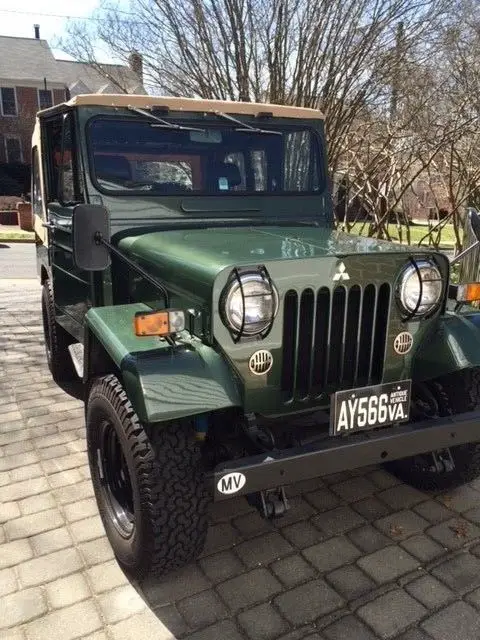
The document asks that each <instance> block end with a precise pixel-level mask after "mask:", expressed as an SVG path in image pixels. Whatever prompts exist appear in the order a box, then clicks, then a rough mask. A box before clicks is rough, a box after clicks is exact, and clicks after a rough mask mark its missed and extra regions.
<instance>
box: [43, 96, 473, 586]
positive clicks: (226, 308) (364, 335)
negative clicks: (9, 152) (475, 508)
mask: <svg viewBox="0 0 480 640" xmlns="http://www.w3.org/2000/svg"><path fill="white" fill-rule="evenodd" d="M32 213H33V225H34V228H35V233H36V246H37V256H38V273H39V276H40V279H41V283H42V285H43V291H42V312H43V323H44V328H45V343H46V352H47V359H48V365H49V367H50V370H51V372H52V375H53V377H54V379H55V380H56V381H57V382H58V383H59V384H61V385H65V384H70V383H72V384H75V383H76V384H77V385H78V386H80V387H81V389H82V394H83V397H84V400H85V415H86V429H87V440H88V454H89V461H90V467H91V475H92V481H93V485H94V488H95V494H96V498H97V501H98V506H99V510H100V513H101V516H102V519H103V523H104V525H105V529H106V532H107V535H108V538H109V540H110V543H111V545H112V547H113V549H114V551H115V554H116V556H117V559H118V561H119V563H120V564H121V566H122V567H123V568H124V569H125V570H127V571H128V572H129V573H130V574H132V575H133V576H137V577H139V576H145V575H147V574H156V575H160V574H164V573H166V572H168V571H170V570H171V569H173V568H175V567H179V566H181V565H183V564H185V563H187V562H189V561H191V560H192V559H194V558H195V557H196V556H198V554H199V553H200V552H201V550H202V547H203V545H204V541H205V536H206V532H207V525H208V508H209V503H210V502H211V501H212V500H215V501H221V500H225V499H228V498H231V497H235V496H240V495H245V496H246V497H247V499H248V500H249V501H250V503H251V504H254V505H256V506H257V507H258V509H259V510H260V512H261V513H262V515H264V516H265V517H275V516H281V515H282V514H283V513H284V512H285V511H286V509H288V506H289V505H288V498H287V495H286V493H285V489H284V487H285V486H287V485H289V484H291V483H295V482H298V481H303V480H307V479H311V478H314V477H317V476H322V475H325V474H332V473H336V472H340V471H344V470H347V469H353V468H357V467H361V466H363V465H370V464H378V463H385V464H387V465H388V467H389V468H390V469H391V470H392V471H393V472H395V473H397V474H398V476H399V477H400V478H402V479H403V480H405V481H407V482H410V483H412V484H413V485H415V486H417V487H421V488H437V489H438V488H445V487H448V486H453V485H455V484H458V483H462V482H465V481H467V480H470V479H472V478H473V477H475V476H476V475H477V474H478V473H479V472H480V447H479V445H478V441H479V440H480V410H479V403H480V375H479V371H480V314H479V313H478V312H477V311H476V310H475V308H474V307H473V305H472V304H470V302H471V301H472V300H475V299H478V298H480V294H479V293H478V289H479V288H480V287H479V286H476V285H475V284H473V285H472V284H468V283H467V284H464V285H462V286H457V285H455V286H454V285H451V284H450V262H449V260H448V258H447V257H446V256H445V255H443V254H442V253H439V252H435V251H430V250H427V249H418V248H414V247H406V246H400V245H398V244H392V243H388V242H384V241H378V240H375V239H371V238H361V237H356V236H352V235H348V234H345V233H342V232H339V231H335V229H334V224H333V222H334V221H333V213H332V202H331V197H330V192H329V187H328V179H327V154H326V145H325V132H324V122H323V118H322V115H321V114H320V113H319V112H318V111H315V110H312V109H304V108H294V107H288V106H275V105H270V104H254V103H234V102H222V101H208V100H196V99H183V98H172V97H169V98H161V97H150V96H130V95H118V96H117V95H81V96H77V97H75V98H74V99H72V100H70V101H69V102H67V103H65V104H62V105H58V106H55V107H52V108H50V109H47V110H45V111H42V112H40V113H39V114H38V117H37V122H36V126H35V131H34V135H33V179H32ZM478 227H479V218H478V217H477V215H476V214H475V213H474V212H473V211H472V212H471V213H470V215H469V217H468V224H467V231H468V233H467V244H470V246H469V248H468V249H467V253H469V256H470V258H472V256H473V255H477V258H478V251H477V252H476V253H475V251H471V249H475V248H476V244H475V242H476V239H475V238H476V237H477V236H478V233H479V231H478ZM464 264H466V263H464ZM477 266H478V260H477V261H475V260H471V259H470V262H469V263H468V265H467V267H468V268H467V267H465V266H464V269H463V274H462V279H463V281H464V282H467V281H468V277H469V276H474V277H476V276H477V272H478V269H477Z"/></svg>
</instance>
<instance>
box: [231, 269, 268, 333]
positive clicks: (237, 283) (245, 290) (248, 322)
mask: <svg viewBox="0 0 480 640" xmlns="http://www.w3.org/2000/svg"><path fill="white" fill-rule="evenodd" d="M220 307H221V313H222V317H223V321H224V323H225V324H226V326H227V327H228V328H229V329H231V330H232V331H233V332H234V333H236V334H240V333H241V334H242V335H246V336H255V335H258V334H259V333H263V331H265V330H266V329H268V327H269V326H270V325H271V323H272V321H273V319H274V318H275V315H276V313H277V308H278V294H277V291H276V289H275V287H274V286H273V285H272V284H271V282H270V280H269V279H267V278H266V277H265V276H264V275H263V274H262V273H260V272H248V273H243V274H240V275H238V277H235V278H233V279H232V280H231V282H230V283H229V284H228V285H227V286H226V288H225V291H224V294H223V296H222V301H221V303H220Z"/></svg>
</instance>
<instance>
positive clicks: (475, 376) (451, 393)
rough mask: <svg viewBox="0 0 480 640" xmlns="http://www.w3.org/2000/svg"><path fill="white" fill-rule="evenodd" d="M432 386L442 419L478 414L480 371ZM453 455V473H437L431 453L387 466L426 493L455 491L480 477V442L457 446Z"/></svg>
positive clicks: (469, 371) (455, 375)
mask: <svg viewBox="0 0 480 640" xmlns="http://www.w3.org/2000/svg"><path fill="white" fill-rule="evenodd" d="M428 386H429V390H430V392H431V393H432V394H433V396H434V397H435V398H436V400H437V402H438V414H439V417H444V416H449V415H455V414H457V413H464V412H467V411H474V410H475V409H478V408H479V406H480V369H466V370H464V371H460V372H457V373H453V374H450V375H447V376H443V377H441V378H437V379H436V380H433V381H432V382H431V383H429V385H428ZM479 426H480V425H479ZM450 452H451V454H452V458H453V461H454V462H455V468H454V469H453V470H452V471H443V472H441V473H438V472H436V471H434V470H433V468H432V466H431V465H432V457H431V455H429V454H426V455H424V456H415V457H413V458H403V459H402V460H395V461H393V462H390V463H388V464H387V465H385V466H386V468H387V469H388V470H389V471H391V472H392V473H394V474H395V475H396V476H398V477H399V478H400V479H401V480H403V481H404V482H406V483H408V484H410V485H412V486H414V487H417V488H418V489H422V490H424V491H443V490H445V489H452V488H454V487H457V486H459V485H461V484H464V483H466V482H471V481H472V480H474V479H475V478H476V477H477V476H479V475H480V442H474V443H468V444H461V445H457V446H456V447H451V448H450Z"/></svg>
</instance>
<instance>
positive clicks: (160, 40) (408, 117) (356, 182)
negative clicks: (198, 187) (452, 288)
mask: <svg viewBox="0 0 480 640" xmlns="http://www.w3.org/2000/svg"><path fill="white" fill-rule="evenodd" d="M476 2H477V0H448V1H447V0H132V2H131V9H130V11H129V12H125V11H120V10H118V8H117V7H116V6H115V5H113V4H111V3H110V0H106V2H105V3H104V4H103V5H102V7H101V9H100V11H99V12H98V14H97V16H96V17H97V18H98V21H97V22H95V21H92V22H86V23H78V22H72V23H71V25H70V28H69V37H68V39H67V41H66V42H64V43H63V45H64V48H65V49H66V50H68V52H69V53H71V54H72V55H74V56H75V57H76V58H77V59H79V60H82V61H85V62H89V63H90V64H92V65H95V66H96V68H98V69H99V68H100V67H101V65H99V64H98V61H97V60H96V59H95V48H94V46H93V43H95V42H101V43H103V44H104V45H105V46H106V47H107V48H108V49H109V50H110V51H111V52H112V53H113V54H114V55H115V56H116V57H117V58H121V59H122V58H123V59H125V60H127V58H128V56H129V55H130V52H131V51H132V50H136V51H140V52H141V53H142V55H143V69H144V81H145V83H146V85H147V86H148V87H149V88H150V90H151V91H152V92H156V93H163V94H168V95H188V96H192V97H205V98H216V99H230V100H242V101H251V100H255V101H260V102H274V103H280V104H292V105H299V106H300V105H302V106H308V107H313V108H318V109H320V110H322V111H323V112H324V113H325V116H326V121H325V130H326V135H327V142H328V150H329V165H330V171H331V173H332V175H333V176H334V177H338V176H340V177H341V179H342V180H343V181H344V182H345V183H346V182H348V184H349V187H348V190H347V191H348V193H347V191H345V195H344V198H343V205H344V206H345V208H346V209H347V210H348V209H351V208H352V207H353V208H355V206H356V207H357V209H358V210H359V211H360V210H361V211H363V212H364V213H366V214H367V215H368V217H369V219H370V223H369V230H368V232H369V234H375V235H380V236H382V237H386V238H389V237H390V235H389V229H388V224H387V223H388V221H389V220H391V219H392V216H393V217H394V218H395V219H396V220H397V222H398V224H397V227H398V230H399V234H400V233H403V227H402V225H401V223H402V222H404V221H405V218H406V214H407V213H408V211H409V210H411V209H412V208H415V202H416V198H417V196H416V193H418V192H419V190H418V185H419V182H421V183H422V185H424V188H423V194H424V195H425V193H426V190H429V191H430V195H429V198H431V199H432V201H433V202H437V201H438V191H439V190H441V191H442V193H443V192H447V193H448V203H449V204H448V207H449V211H450V221H453V224H454V228H455V233H456V237H457V244H459V242H460V239H461V237H460V231H459V228H460V227H459V220H460V217H461V212H462V210H463V208H464V206H465V205H466V204H468V203H471V201H472V197H473V195H472V194H474V193H475V192H476V193H480V176H478V170H477V168H478V166H479V163H478V152H477V150H478V149H479V142H480V140H479V134H478V133H477V131H480V127H479V115H480V19H479V18H478V17H477V14H476V12H475V7H476ZM92 25H93V26H92ZM342 176H343V178H342ZM347 218H348V217H347ZM346 224H347V227H348V226H349V222H348V219H347V222H346ZM405 235H406V239H407V241H409V240H410V234H409V229H408V226H407V227H406V228H405ZM432 237H433V236H432Z"/></svg>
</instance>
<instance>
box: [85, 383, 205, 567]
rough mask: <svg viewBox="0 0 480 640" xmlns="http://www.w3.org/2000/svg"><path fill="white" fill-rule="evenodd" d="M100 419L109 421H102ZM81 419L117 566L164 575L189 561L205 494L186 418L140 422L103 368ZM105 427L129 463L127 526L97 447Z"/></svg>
mask: <svg viewBox="0 0 480 640" xmlns="http://www.w3.org/2000/svg"><path fill="white" fill-rule="evenodd" d="M105 422H107V423H109V424H110V425H111V426H110V427H106V426H105ZM86 423H87V442H88V455H89V462H90V470H91V475H92V482H93V486H94V489H95V495H96V498H97V503H98V507H99V511H100V515H101V517H102V521H103V524H104V526H105V530H106V533H107V536H108V539H109V541H110V544H111V546H112V548H113V551H114V553H115V555H116V557H117V560H118V562H119V564H120V565H121V566H122V568H123V569H124V570H125V571H126V573H128V574H129V575H130V576H132V577H134V578H137V579H140V578H145V577H150V576H157V577H158V576H161V575H164V574H166V573H168V572H169V571H171V570H173V569H176V568H179V567H181V566H183V565H185V564H188V563H189V562H191V561H192V560H194V559H195V558H196V557H197V556H198V555H199V554H200V552H201V551H202V549H203V546H204V543H205V537H206V533H207V510H208V504H209V502H210V499H211V494H210V492H209V491H208V490H207V487H206V482H205V473H204V469H203V463H202V456H201V451H200V448H199V445H198V444H197V442H196V441H195V435H194V431H193V427H192V423H191V421H188V420H185V421H178V422H171V423H168V424H166V425H157V426H155V425H153V426H150V427H149V428H148V429H145V428H144V426H143V425H142V424H141V422H140V421H139V419H138V417H137V415H136V413H135V411H134V410H133V407H132V405H131V403H130V401H129V399H128V397H127V394H126V393H125V391H124V389H123V387H122V385H121V383H120V382H119V380H118V379H117V378H116V377H115V376H114V375H107V376H105V377H102V378H98V379H97V380H95V381H94V383H93V385H92V386H91V388H90V393H89V396H88V401H87V407H86ZM107 428H108V429H110V430H111V429H112V428H113V430H114V436H113V437H116V438H118V445H119V447H120V449H121V454H122V455H123V459H122V461H123V464H124V465H125V468H126V470H128V475H129V486H130V490H131V494H130V495H131V500H130V501H128V500H127V501H126V503H127V504H130V505H131V511H130V513H129V516H130V521H131V524H132V529H131V531H129V529H128V524H127V526H126V527H124V528H123V530H122V527H121V526H119V525H118V522H119V521H118V519H116V518H115V509H114V508H113V507H112V505H113V504H114V502H112V493H111V492H109V488H108V482H107V476H108V474H109V473H110V472H109V471H108V469H109V468H108V466H106V465H108V464H109V461H108V459H107V458H109V456H105V451H104V449H105V447H103V449H102V437H104V434H105V432H106V429H107ZM102 451H103V453H102ZM111 457H114V456H111ZM126 475H127V474H126V473H124V474H123V476H122V478H124V477H125V476H126ZM114 486H115V483H114Z"/></svg>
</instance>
